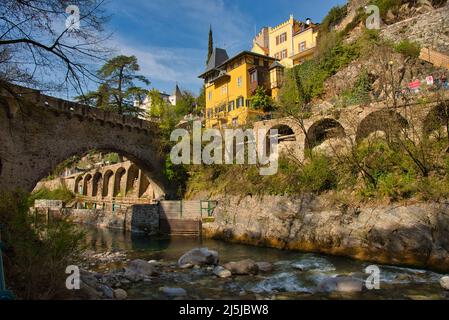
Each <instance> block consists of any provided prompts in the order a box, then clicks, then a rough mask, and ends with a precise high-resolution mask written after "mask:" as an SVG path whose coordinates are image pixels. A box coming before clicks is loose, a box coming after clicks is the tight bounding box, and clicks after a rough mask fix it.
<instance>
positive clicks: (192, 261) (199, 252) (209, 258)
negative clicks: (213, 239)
mask: <svg viewBox="0 0 449 320" xmlns="http://www.w3.org/2000/svg"><path fill="white" fill-rule="evenodd" d="M217 264H218V252H217V251H214V250H209V249H208V248H196V249H192V250H190V251H189V252H187V253H185V254H184V255H183V256H182V257H181V258H179V260H178V266H179V267H183V266H186V265H193V266H203V265H217Z"/></svg>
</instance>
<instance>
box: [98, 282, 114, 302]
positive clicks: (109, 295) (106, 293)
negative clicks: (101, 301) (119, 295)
mask: <svg viewBox="0 0 449 320" xmlns="http://www.w3.org/2000/svg"><path fill="white" fill-rule="evenodd" d="M98 288H99V290H100V291H101V292H102V293H103V295H104V296H105V297H106V298H107V299H114V290H112V288H111V287H109V286H107V285H105V284H100V285H99V287H98Z"/></svg>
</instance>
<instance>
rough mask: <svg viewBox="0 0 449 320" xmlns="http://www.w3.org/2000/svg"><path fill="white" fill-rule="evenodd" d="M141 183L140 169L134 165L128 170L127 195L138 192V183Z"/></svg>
mask: <svg viewBox="0 0 449 320" xmlns="http://www.w3.org/2000/svg"><path fill="white" fill-rule="evenodd" d="M138 181H139V168H138V167H137V166H136V165H134V164H132V165H131V166H130V167H129V169H128V174H127V176H126V195H128V193H130V192H136V191H137V188H138V187H139V186H137V185H136V183H137V182H138Z"/></svg>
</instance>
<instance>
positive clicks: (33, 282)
mask: <svg viewBox="0 0 449 320" xmlns="http://www.w3.org/2000/svg"><path fill="white" fill-rule="evenodd" d="M28 204H29V199H28V198H27V196H26V195H25V194H23V193H8V194H5V193H3V194H1V195H0V224H2V225H3V226H4V227H5V228H4V230H3V232H2V241H3V242H4V244H5V250H4V255H3V257H4V262H5V272H6V281H7V286H8V288H9V289H11V290H12V291H13V292H14V294H15V295H16V296H17V297H18V298H19V299H57V298H65V297H67V296H68V295H69V293H68V292H67V289H66V288H65V279H66V277H67V275H66V274H65V270H66V267H67V266H69V265H77V264H78V263H79V261H80V256H81V254H82V252H83V251H84V249H85V246H84V244H85V240H84V233H82V232H80V231H79V230H78V229H77V227H76V226H75V225H73V224H71V223H69V222H67V221H65V220H55V219H52V220H51V222H50V223H49V224H36V223H35V220H34V217H33V216H32V215H30V214H29V206H28Z"/></svg>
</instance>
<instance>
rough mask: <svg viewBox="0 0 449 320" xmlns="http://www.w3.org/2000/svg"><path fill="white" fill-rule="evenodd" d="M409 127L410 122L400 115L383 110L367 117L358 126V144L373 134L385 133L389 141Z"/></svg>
mask: <svg viewBox="0 0 449 320" xmlns="http://www.w3.org/2000/svg"><path fill="white" fill-rule="evenodd" d="M407 127H408V121H407V120H406V119H405V118H404V117H403V116H402V115H400V114H399V113H397V112H395V111H393V110H389V109H382V110H378V111H374V112H372V113H370V114H369V115H367V116H366V117H365V118H364V119H363V120H362V121H361V122H360V124H359V125H358V127H357V133H356V142H357V143H360V142H362V141H363V140H364V139H366V138H368V137H369V136H370V135H371V134H372V133H375V132H379V131H380V132H383V133H385V135H386V137H387V139H390V138H391V137H392V136H393V135H396V134H398V133H399V132H400V131H401V129H404V128H407Z"/></svg>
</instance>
